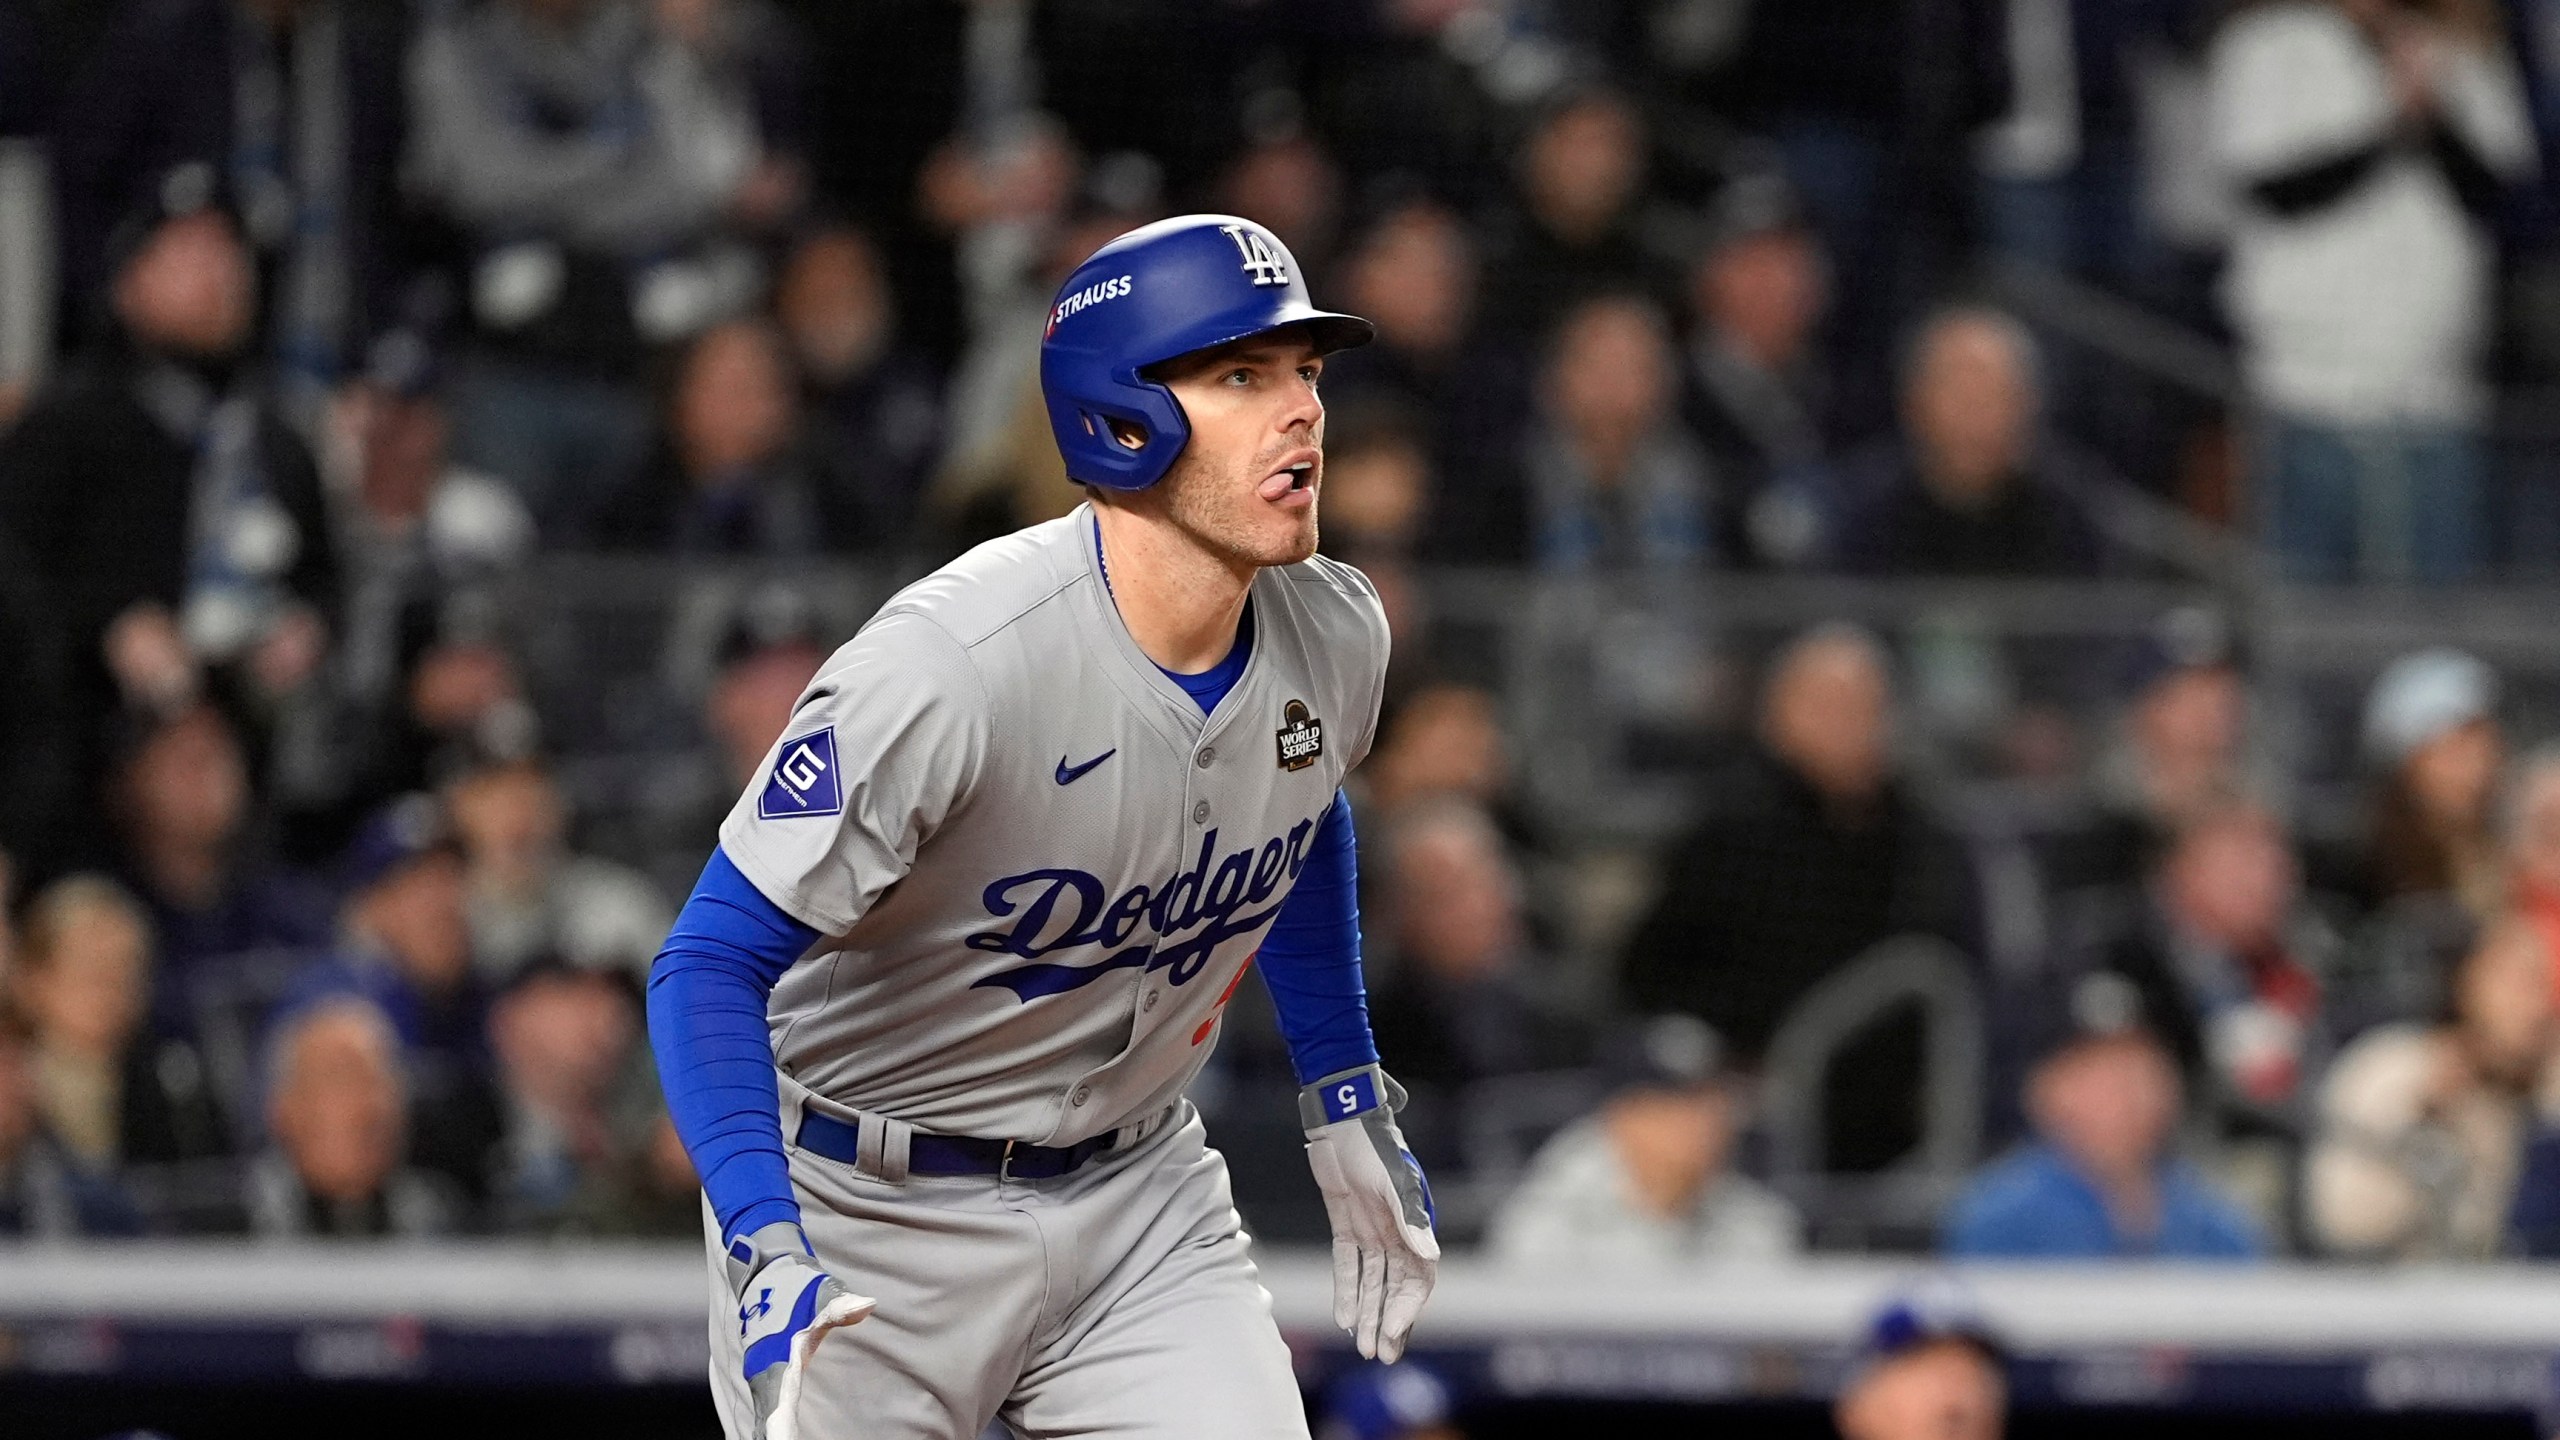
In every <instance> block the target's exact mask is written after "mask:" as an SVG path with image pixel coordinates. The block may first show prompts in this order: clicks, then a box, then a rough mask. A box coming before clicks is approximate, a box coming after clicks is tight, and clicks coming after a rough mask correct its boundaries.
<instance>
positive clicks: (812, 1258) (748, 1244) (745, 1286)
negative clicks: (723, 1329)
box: [729, 1221, 877, 1440]
mask: <svg viewBox="0 0 2560 1440" xmlns="http://www.w3.org/2000/svg"><path fill="white" fill-rule="evenodd" d="M729 1280H730V1283H731V1284H732V1285H734V1286H736V1287H737V1294H738V1338H739V1339H740V1340H742V1341H743V1342H745V1345H746V1352H747V1359H746V1373H747V1393H748V1395H749V1396H750V1397H751V1398H752V1399H753V1400H754V1402H755V1407H756V1436H757V1440H798V1433H799V1416H800V1386H801V1383H802V1381H804V1380H805V1379H806V1378H807V1377H808V1374H809V1357H810V1356H812V1355H814V1354H816V1353H817V1350H818V1342H819V1341H821V1340H824V1339H826V1338H827V1335H828V1333H829V1332H830V1331H834V1330H838V1329H841V1328H843V1327H844V1326H847V1325H852V1324H855V1323H857V1322H859V1321H860V1320H862V1318H863V1317H865V1316H867V1315H869V1314H870V1313H871V1309H872V1306H873V1305H874V1304H875V1303H877V1302H875V1301H873V1300H872V1299H871V1298H870V1297H869V1296H866V1295H856V1294H854V1293H853V1292H852V1291H850V1290H848V1289H846V1288H845V1287H844V1283H843V1282H842V1281H840V1280H838V1279H836V1277H834V1276H833V1275H830V1274H828V1273H827V1272H826V1271H824V1270H821V1269H819V1268H818V1260H817V1255H816V1253H815V1252H814V1251H812V1250H811V1249H810V1248H809V1237H808V1236H807V1235H806V1234H805V1233H803V1232H802V1231H801V1229H800V1227H799V1226H797V1225H793V1224H790V1223H789V1222H787V1221H777V1222H775V1223H774V1224H771V1225H767V1226H765V1227H764V1228H763V1229H760V1230H758V1231H756V1232H755V1233H754V1234H751V1235H743V1236H740V1237H739V1238H737V1239H735V1240H732V1241H730V1242H729Z"/></svg>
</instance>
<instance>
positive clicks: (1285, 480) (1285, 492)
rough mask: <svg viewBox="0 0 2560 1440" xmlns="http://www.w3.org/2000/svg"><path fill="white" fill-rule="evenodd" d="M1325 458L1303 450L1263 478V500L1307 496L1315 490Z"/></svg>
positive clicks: (1311, 451)
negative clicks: (1317, 475)
mask: <svg viewBox="0 0 2560 1440" xmlns="http://www.w3.org/2000/svg"><path fill="white" fill-rule="evenodd" d="M1322 463H1323V457H1322V456H1321V455H1320V454H1319V453H1318V452H1316V451H1313V450H1301V451H1298V452H1296V453H1295V454H1293V455H1291V456H1290V457H1289V463H1288V464H1286V465H1283V466H1281V467H1280V468H1279V469H1277V470H1274V471H1272V472H1271V473H1270V474H1269V475H1266V476H1264V477H1263V480H1262V485H1261V487H1260V493H1261V495H1262V498H1263V499H1265V500H1270V501H1274V502H1279V501H1285V500H1289V499H1291V498H1293V497H1295V496H1299V495H1305V494H1307V493H1309V492H1310V491H1312V490H1314V489H1315V485H1316V473H1317V467H1318V466H1319V465H1320V464H1322Z"/></svg>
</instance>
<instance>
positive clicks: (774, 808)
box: [756, 726, 844, 820]
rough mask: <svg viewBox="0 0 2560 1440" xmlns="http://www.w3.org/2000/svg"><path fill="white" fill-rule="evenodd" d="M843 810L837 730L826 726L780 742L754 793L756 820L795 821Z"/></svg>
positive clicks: (835, 813)
mask: <svg viewBox="0 0 2560 1440" xmlns="http://www.w3.org/2000/svg"><path fill="white" fill-rule="evenodd" d="M842 813H844V785H843V782H842V780H841V778H840V777H839V776H838V775H837V772H836V732H835V727H833V726H829V727H827V728H826V729H824V730H813V731H811V732H810V733H808V734H806V735H797V736H794V737H792V738H790V739H788V740H785V741H783V742H782V747H781V748H780V749H779V750H777V751H775V752H774V757H773V770H772V772H771V773H770V774H769V775H767V776H766V778H765V782H764V790H763V793H761V794H759V795H758V796H756V818H757V819H759V820H794V819H798V818H800V817H802V816H806V815H840V814H842Z"/></svg>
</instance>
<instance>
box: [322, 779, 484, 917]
mask: <svg viewBox="0 0 2560 1440" xmlns="http://www.w3.org/2000/svg"><path fill="white" fill-rule="evenodd" d="M458 853H459V851H457V850H456V849H455V845H454V839H453V835H452V833H451V831H450V830H448V829H447V827H446V825H445V816H444V807H442V806H441V805H439V804H437V803H436V798H435V797H434V796H432V795H403V796H401V797H400V798H399V799H397V800H394V801H392V802H391V803H390V804H388V805H385V806H383V807H382V808H381V809H380V810H377V811H375V812H374V813H373V815H372V817H371V818H369V819H367V820H366V821H365V823H364V825H363V826H362V828H360V829H358V830H357V831H356V835H355V838H354V839H353V840H352V841H350V842H348V845H347V849H346V854H345V855H344V856H343V857H341V858H340V860H339V863H338V889H339V893H341V894H345V895H353V894H355V893H356V892H357V891H359V890H364V889H368V888H370V887H371V886H373V885H375V884H377V883H379V882H380V881H382V880H384V879H387V878H388V877H389V876H390V875H391V874H392V873H393V872H395V871H398V870H402V869H405V868H406V867H408V866H409V865H410V864H411V863H413V862H415V861H418V860H423V859H425V858H426V857H427V856H430V855H451V854H458Z"/></svg>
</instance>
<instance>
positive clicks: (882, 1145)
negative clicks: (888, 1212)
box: [857, 1112, 916, 1185]
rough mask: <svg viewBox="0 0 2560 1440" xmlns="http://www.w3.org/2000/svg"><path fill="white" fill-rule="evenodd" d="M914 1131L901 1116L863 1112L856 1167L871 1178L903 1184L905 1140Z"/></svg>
mask: <svg viewBox="0 0 2560 1440" xmlns="http://www.w3.org/2000/svg"><path fill="white" fill-rule="evenodd" d="M915 1133H916V1127H914V1126H913V1125H910V1124H908V1123H907V1122H906V1121H904V1120H892V1119H890V1118H888V1117H887V1116H885V1115H873V1114H870V1113H868V1112H866V1113H865V1114H864V1115H863V1117H862V1134H861V1138H860V1142H859V1148H860V1150H861V1159H860V1160H859V1161H858V1162H857V1164H858V1168H860V1169H861V1170H862V1172H863V1173H864V1174H867V1175H870V1176H871V1177H873V1178H874V1179H878V1180H885V1181H887V1182H888V1183H890V1184H892V1185H904V1184H905V1183H907V1150H908V1146H909V1142H911V1141H912V1140H914V1139H915Z"/></svg>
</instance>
